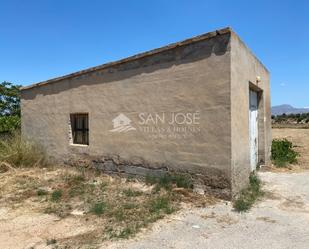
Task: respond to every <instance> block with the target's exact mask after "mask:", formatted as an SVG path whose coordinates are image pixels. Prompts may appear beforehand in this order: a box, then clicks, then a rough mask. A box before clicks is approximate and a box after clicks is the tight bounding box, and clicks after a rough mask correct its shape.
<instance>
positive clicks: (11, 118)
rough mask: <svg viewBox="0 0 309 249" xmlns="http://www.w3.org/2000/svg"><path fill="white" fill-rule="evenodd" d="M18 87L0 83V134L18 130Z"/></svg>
mask: <svg viewBox="0 0 309 249" xmlns="http://www.w3.org/2000/svg"><path fill="white" fill-rule="evenodd" d="M20 88H21V86H20V85H15V84H13V83H10V82H7V81H4V82H2V83H0V133H2V134H3V133H11V132H13V131H15V130H18V129H20V125H21V121H20Z"/></svg>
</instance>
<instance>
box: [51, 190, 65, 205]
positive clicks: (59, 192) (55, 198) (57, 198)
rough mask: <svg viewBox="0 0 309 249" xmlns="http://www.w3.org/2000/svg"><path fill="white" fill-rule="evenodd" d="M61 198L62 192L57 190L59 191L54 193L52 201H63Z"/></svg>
mask: <svg viewBox="0 0 309 249" xmlns="http://www.w3.org/2000/svg"><path fill="white" fill-rule="evenodd" d="M61 197H62V190H61V189H57V190H55V191H53V192H52V195H51V200H52V201H54V202H57V201H59V200H60V199H61Z"/></svg>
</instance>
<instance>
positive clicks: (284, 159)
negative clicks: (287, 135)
mask: <svg viewBox="0 0 309 249" xmlns="http://www.w3.org/2000/svg"><path fill="white" fill-rule="evenodd" d="M297 156H298V153H297V152H296V151H294V150H293V144H292V143H291V142H290V141H288V140H287V139H274V140H273V142H272V146H271V157H272V160H273V162H274V164H275V165H276V166H277V167H285V166H286V165H287V163H296V162H297Z"/></svg>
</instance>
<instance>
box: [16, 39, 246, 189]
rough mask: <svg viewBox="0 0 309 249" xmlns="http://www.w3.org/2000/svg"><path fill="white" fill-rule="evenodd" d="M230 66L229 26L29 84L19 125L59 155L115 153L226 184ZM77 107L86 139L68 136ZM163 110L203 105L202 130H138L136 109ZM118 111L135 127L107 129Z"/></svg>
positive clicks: (132, 160)
mask: <svg viewBox="0 0 309 249" xmlns="http://www.w3.org/2000/svg"><path fill="white" fill-rule="evenodd" d="M230 70H231V66H230V33H226V34H221V35H216V36H214V37H212V38H209V39H207V40H203V41H198V42H194V43H191V44H189V45H185V46H180V47H176V48H174V49H172V50H167V51H164V52H161V53H158V54H154V55H151V56H146V57H144V58H140V59H138V60H133V61H128V62H125V63H121V64H116V65H113V66H110V67H108V68H105V69H101V70H96V71H94V72H90V73H85V74H83V75H82V76H76V77H71V78H69V79H62V80H61V81H60V82H55V83H50V84H46V85H42V86H37V87H34V88H29V89H25V90H23V91H22V132H23V134H24V135H25V136H28V137H30V138H32V139H34V140H36V141H37V142H39V143H40V144H42V145H43V146H44V147H45V148H46V149H47V151H48V153H49V154H50V155H52V156H54V157H56V158H58V159H59V158H61V159H64V160H65V159H67V158H69V157H71V156H72V155H74V154H78V155H81V154H83V155H87V156H91V157H92V158H97V159H98V160H99V159H100V158H113V157H114V158H115V157H116V158H118V159H119V158H120V160H124V161H126V162H127V163H128V164H134V165H146V166H147V167H152V168H160V167H165V168H169V169H172V170H179V171H184V172H191V173H194V174H201V177H202V178H203V176H205V177H206V178H205V183H206V184H209V183H210V184H211V185H215V186H216V187H219V188H222V189H229V188H230V178H231V175H230V174H231V172H230V165H231V152H232V148H231V132H232V131H231V128H230V127H231V109H230V90H231V88H230V77H231V72H230ZM232 90H233V89H232ZM234 95H235V90H234ZM78 112H87V113H89V127H90V139H89V141H90V144H89V146H78V145H70V142H69V141H70V138H69V137H70V135H69V134H70V126H69V115H70V113H78ZM162 112H165V113H166V114H167V115H169V114H171V113H173V112H182V113H188V112H189V113H195V112H199V116H200V120H199V125H195V126H194V127H195V128H198V129H200V132H188V133H186V134H187V137H185V138H174V137H172V138H153V137H151V136H150V134H149V133H147V132H141V131H140V130H139V124H138V122H139V121H140V120H139V118H138V114H139V113H151V114H155V113H162ZM234 112H235V110H234ZM119 113H123V114H125V115H126V116H128V117H129V118H130V119H131V120H132V125H133V126H134V127H136V128H137V130H136V131H130V132H127V133H113V132H110V130H111V129H112V128H113V127H112V119H113V118H115V117H116V116H117V115H118V114H119ZM246 114H247V112H245V113H244V114H243V115H246ZM235 115H236V114H235ZM232 116H233V115H232ZM234 123H235V121H234ZM158 126H160V125H158ZM191 128H192V127H191ZM234 136H235V132H234ZM235 145H236V146H235V147H236V148H237V149H240V148H238V146H237V144H235ZM241 145H242V146H247V144H245V143H244V144H241ZM234 158H235V157H234ZM118 159H117V160H118ZM99 161H100V160H99ZM103 161H104V160H103ZM240 162H241V161H239V162H238V163H240Z"/></svg>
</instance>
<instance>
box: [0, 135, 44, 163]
mask: <svg viewBox="0 0 309 249" xmlns="http://www.w3.org/2000/svg"><path fill="white" fill-rule="evenodd" d="M1 161H2V162H6V163H9V164H10V165H11V166H13V167H33V166H46V165H48V160H47V157H46V156H45V153H44V151H43V150H42V149H41V148H40V147H39V146H37V145H36V144H35V143H33V142H30V141H28V140H26V139H23V138H22V137H21V135H20V133H19V132H15V133H13V134H12V135H9V136H8V137H6V138H5V139H1V140H0V162H1Z"/></svg>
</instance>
